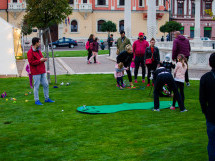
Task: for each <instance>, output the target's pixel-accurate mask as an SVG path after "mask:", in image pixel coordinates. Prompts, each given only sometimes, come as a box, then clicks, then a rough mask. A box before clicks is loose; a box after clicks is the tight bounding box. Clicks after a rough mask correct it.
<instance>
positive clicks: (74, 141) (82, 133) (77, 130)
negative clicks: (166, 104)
mask: <svg viewBox="0 0 215 161" xmlns="http://www.w3.org/2000/svg"><path fill="white" fill-rule="evenodd" d="M62 81H63V82H70V83H71V85H70V86H59V88H58V89H54V88H53V85H50V98H52V99H54V100H55V101H56V103H53V104H45V105H44V106H36V105H34V101H33V94H31V95H28V96H25V93H27V92H29V91H31V90H30V89H29V84H28V78H8V79H0V84H1V86H0V91H1V92H3V91H4V90H5V91H6V92H7V94H8V97H7V98H8V99H9V100H8V101H6V100H5V99H2V98H0V160H3V161H6V160H11V161H14V160H20V161H23V160H30V161H38V160H50V161H53V160H62V161H64V160H66V161H67V160H71V161H87V160H95V161H97V160H98V161H204V160H207V159H208V157H207V135H206V125H205V118H204V116H203V114H202V113H201V110H200V105H199V101H198V91H199V81H191V87H185V97H186V101H185V105H186V108H187V109H188V110H189V111H188V112H187V113H180V112H179V109H177V110H176V111H170V110H169V109H165V110H161V112H153V111H151V110H134V111H122V112H118V113H113V114H98V115H89V114H82V113H79V112H77V111H76V108H77V107H79V106H82V105H113V104H121V103H136V102H149V101H153V98H152V96H148V94H149V91H150V88H149V87H147V88H146V89H145V90H129V89H126V90H119V89H117V88H116V86H115V85H116V82H115V80H114V78H113V75H65V76H58V82H62ZM52 82H54V79H53V77H52ZM139 85H140V84H139ZM10 98H16V99H17V103H13V102H12V101H11V100H10ZM40 98H41V99H40V100H41V101H44V98H43V92H42V88H40ZM25 100H29V102H27V103H26V102H25ZM161 100H169V98H161ZM62 109H63V110H64V111H63V112H62Z"/></svg>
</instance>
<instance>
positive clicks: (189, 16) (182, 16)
mask: <svg viewBox="0 0 215 161" xmlns="http://www.w3.org/2000/svg"><path fill="white" fill-rule="evenodd" d="M200 17H201V19H208V20H210V19H211V17H210V16H208V15H201V16H200ZM172 18H175V19H182V18H183V19H184V18H187V19H195V15H172Z"/></svg>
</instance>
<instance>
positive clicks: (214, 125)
mask: <svg viewBox="0 0 215 161" xmlns="http://www.w3.org/2000/svg"><path fill="white" fill-rule="evenodd" d="M209 63H210V66H211V67H212V70H211V71H210V72H208V73H206V74H204V75H203V76H202V77H201V80H200V92H199V100H200V104H201V108H202V112H203V113H204V114H205V117H206V124H207V133H208V156H209V161H215V101H214V100H215V93H214V91H215V53H213V54H211V56H210V58H209Z"/></svg>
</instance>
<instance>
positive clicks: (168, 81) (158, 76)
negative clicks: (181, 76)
mask: <svg viewBox="0 0 215 161" xmlns="http://www.w3.org/2000/svg"><path fill="white" fill-rule="evenodd" d="M153 78H154V79H153V80H154V85H155V86H154V109H153V111H160V109H159V107H160V103H159V91H160V90H161V89H162V88H163V86H164V85H167V86H168V87H169V89H170V90H172V91H173V93H174V97H175V99H176V100H177V101H178V105H179V108H180V110H181V112H186V111H187V110H186V109H185V107H184V102H183V101H182V99H181V96H180V94H179V92H178V90H177V86H176V84H175V81H174V78H173V76H172V74H170V73H169V72H168V71H167V70H166V68H164V67H160V68H158V69H157V70H156V71H155V72H154V76H153Z"/></svg>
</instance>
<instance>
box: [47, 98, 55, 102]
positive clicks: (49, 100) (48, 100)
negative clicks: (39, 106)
mask: <svg viewBox="0 0 215 161" xmlns="http://www.w3.org/2000/svg"><path fill="white" fill-rule="evenodd" d="M45 102H46V103H53V102H55V101H52V100H51V99H50V98H48V99H47V100H45Z"/></svg>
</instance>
